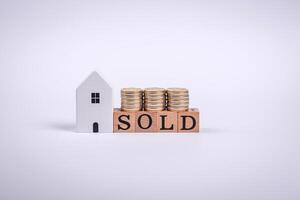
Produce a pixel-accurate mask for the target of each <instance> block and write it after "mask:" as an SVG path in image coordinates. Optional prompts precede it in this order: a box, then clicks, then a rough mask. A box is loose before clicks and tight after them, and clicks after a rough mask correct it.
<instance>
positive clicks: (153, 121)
mask: <svg viewBox="0 0 300 200" xmlns="http://www.w3.org/2000/svg"><path fill="white" fill-rule="evenodd" d="M157 130H158V129H157V112H154V111H138V112H136V117H135V132H157Z"/></svg>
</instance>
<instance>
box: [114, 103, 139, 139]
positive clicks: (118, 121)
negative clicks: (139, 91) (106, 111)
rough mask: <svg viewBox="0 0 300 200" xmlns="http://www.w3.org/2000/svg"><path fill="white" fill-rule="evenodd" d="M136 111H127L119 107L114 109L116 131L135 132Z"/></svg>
mask: <svg viewBox="0 0 300 200" xmlns="http://www.w3.org/2000/svg"><path fill="white" fill-rule="evenodd" d="M135 116H136V112H125V111H121V110H120V109H118V108H115V109H114V133H131V132H135Z"/></svg>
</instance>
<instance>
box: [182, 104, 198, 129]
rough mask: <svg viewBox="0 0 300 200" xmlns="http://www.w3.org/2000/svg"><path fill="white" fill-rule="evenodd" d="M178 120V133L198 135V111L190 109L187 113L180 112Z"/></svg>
mask: <svg viewBox="0 0 300 200" xmlns="http://www.w3.org/2000/svg"><path fill="white" fill-rule="evenodd" d="M177 118H178V132H180V133H184V132H193V133H198V132H199V128H200V120H199V110H198V109H196V108H190V109H189V110H188V111H180V112H178V115H177Z"/></svg>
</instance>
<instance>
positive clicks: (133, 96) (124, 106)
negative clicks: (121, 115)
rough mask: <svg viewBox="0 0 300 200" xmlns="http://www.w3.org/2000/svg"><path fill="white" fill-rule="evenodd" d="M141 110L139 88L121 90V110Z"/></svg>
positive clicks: (141, 95)
mask: <svg viewBox="0 0 300 200" xmlns="http://www.w3.org/2000/svg"><path fill="white" fill-rule="evenodd" d="M142 108H143V90H142V89H140V88H123V89H122V90H121V110H123V111H140V110H142Z"/></svg>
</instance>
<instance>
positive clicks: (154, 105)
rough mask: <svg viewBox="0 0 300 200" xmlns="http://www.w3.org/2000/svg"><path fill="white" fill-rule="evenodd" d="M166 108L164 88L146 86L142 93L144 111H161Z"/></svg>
mask: <svg viewBox="0 0 300 200" xmlns="http://www.w3.org/2000/svg"><path fill="white" fill-rule="evenodd" d="M165 108H166V90H165V89H163V88H155V87H154V88H146V89H145V94H144V109H145V110H146V111H161V110H165Z"/></svg>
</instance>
